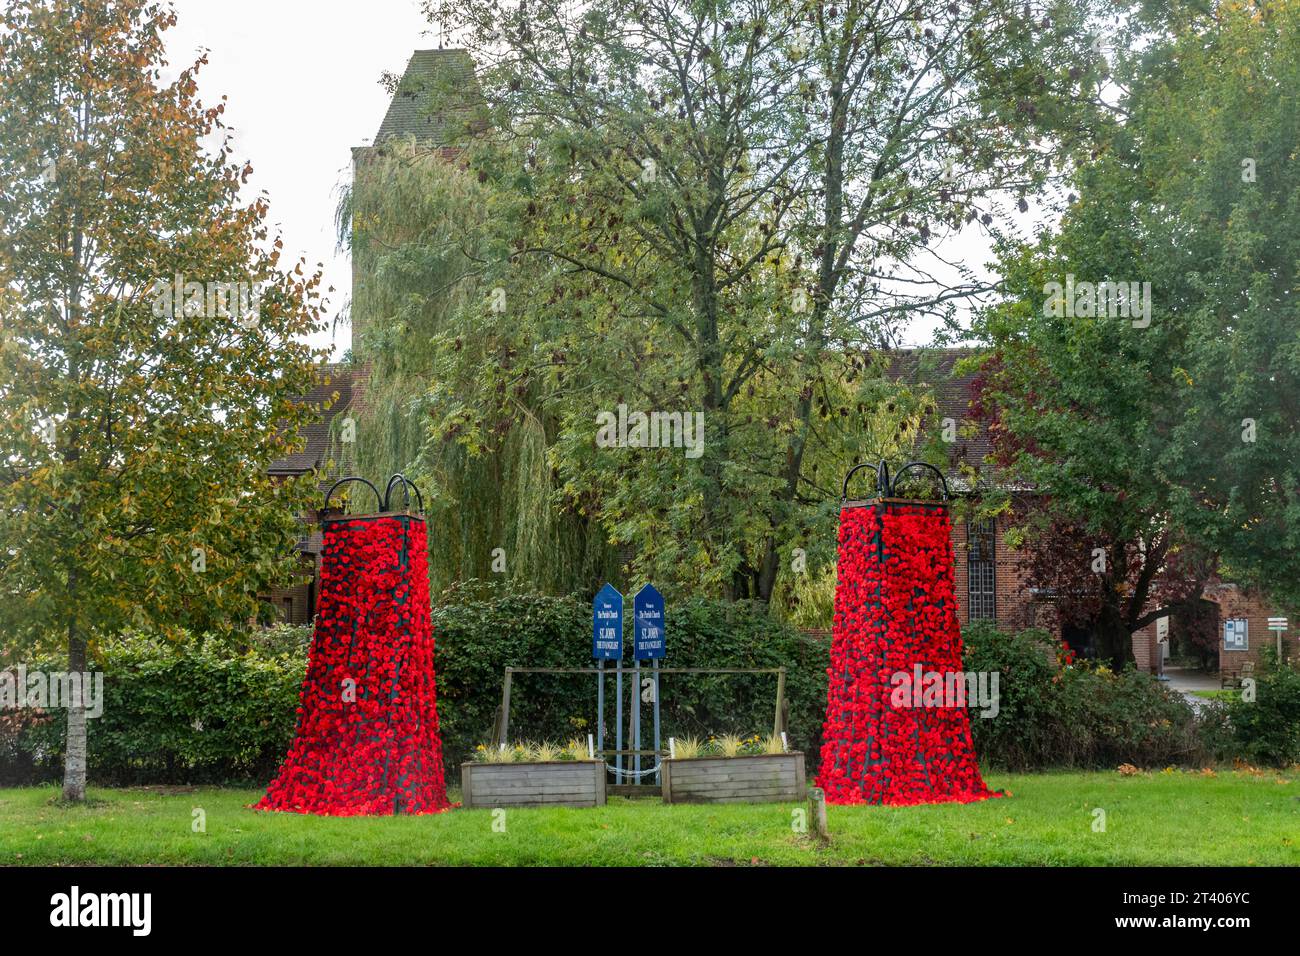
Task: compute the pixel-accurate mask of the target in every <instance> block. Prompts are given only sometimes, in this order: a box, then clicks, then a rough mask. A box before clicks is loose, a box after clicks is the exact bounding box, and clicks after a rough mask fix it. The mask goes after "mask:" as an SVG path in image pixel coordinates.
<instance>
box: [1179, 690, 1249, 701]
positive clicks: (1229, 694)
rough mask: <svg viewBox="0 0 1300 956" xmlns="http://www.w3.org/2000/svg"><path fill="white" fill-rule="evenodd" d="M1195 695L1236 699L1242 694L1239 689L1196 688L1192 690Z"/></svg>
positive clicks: (1219, 698)
mask: <svg viewBox="0 0 1300 956" xmlns="http://www.w3.org/2000/svg"><path fill="white" fill-rule="evenodd" d="M1191 694H1192V696H1193V697H1201V698H1204V699H1205V700H1236V699H1237V698H1238V697H1240V696H1241V691H1239V690H1194V691H1192V692H1191Z"/></svg>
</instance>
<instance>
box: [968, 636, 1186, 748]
mask: <svg viewBox="0 0 1300 956" xmlns="http://www.w3.org/2000/svg"><path fill="white" fill-rule="evenodd" d="M963 643H964V650H965V654H964V661H965V664H964V666H965V669H966V670H968V671H996V672H997V673H998V674H999V698H1000V699H999V710H998V714H997V716H996V717H991V718H982V717H980V716H979V712H978V710H977V709H975V708H972V709H971V710H970V715H971V720H970V723H971V736H972V738H973V740H974V743H975V750H976V753H977V754H978V755H979V757H980V759H981V760H983V761H985V762H986V763H991V764H994V765H997V766H1000V767H1005V768H1007V769H1010V770H1034V769H1046V768H1049V767H1079V768H1106V767H1115V766H1117V765H1119V764H1121V763H1131V764H1135V765H1137V766H1145V767H1153V766H1167V765H1169V764H1174V763H1186V762H1196V761H1198V760H1199V757H1200V749H1201V748H1200V740H1199V739H1198V737H1197V734H1196V724H1195V719H1194V715H1193V712H1192V708H1191V705H1190V704H1189V703H1188V702H1187V701H1186V699H1184V698H1183V696H1182V695H1181V694H1178V693H1176V692H1173V691H1170V690H1169V689H1168V688H1166V687H1165V686H1164V685H1163V684H1162V683H1160V682H1159V681H1157V680H1155V679H1154V678H1152V677H1151V676H1150V675H1148V674H1144V673H1140V672H1138V671H1136V670H1134V669H1132V668H1129V669H1127V670H1125V671H1123V672H1122V673H1119V674H1115V673H1112V672H1111V671H1109V670H1108V669H1106V668H1104V667H1093V666H1092V665H1089V664H1086V663H1075V664H1072V665H1070V666H1067V667H1061V666H1059V665H1058V664H1057V660H1058V656H1059V655H1060V654H1061V652H1062V651H1063V650H1064V649H1063V648H1062V646H1061V645H1060V643H1059V642H1058V641H1056V640H1055V639H1054V638H1053V637H1052V636H1051V635H1050V634H1048V633H1047V632H1046V631H1037V630H1029V631H1021V632H1020V633H1018V634H1008V633H1005V632H1003V631H1000V630H998V629H997V627H996V626H992V625H990V624H988V623H986V622H979V623H977V624H973V625H971V626H969V627H967V628H966V630H965V632H964V634H963Z"/></svg>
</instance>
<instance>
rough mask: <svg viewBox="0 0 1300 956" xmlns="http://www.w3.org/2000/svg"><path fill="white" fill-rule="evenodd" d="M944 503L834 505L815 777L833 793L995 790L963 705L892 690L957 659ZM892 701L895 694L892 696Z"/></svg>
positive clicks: (891, 796)
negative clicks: (831, 589)
mask: <svg viewBox="0 0 1300 956" xmlns="http://www.w3.org/2000/svg"><path fill="white" fill-rule="evenodd" d="M950 530H951V522H950V520H949V517H948V508H947V504H946V503H942V504H941V503H939V502H923V501H916V502H912V501H900V500H898V499H877V500H873V501H865V502H847V503H846V504H845V505H844V507H843V508H842V510H841V511H840V529H839V564H838V569H837V570H838V580H837V583H836V587H835V620H834V640H833V644H832V647H831V666H830V668H829V669H828V671H827V673H828V674H829V676H830V686H829V691H828V694H827V700H826V723H825V727H824V738H823V739H824V742H823V744H822V751H821V771H820V779H819V781H818V783H819V785H820V786H821V787H822V788H823V789H824V790H825V792H826V799H827V801H829V802H831V803H841V804H844V803H875V804H880V803H883V804H891V805H907V804H917V803H938V802H959V803H969V802H971V801H974V800H983V799H986V798H988V797H991V796H999V795H1000V794H997V793H996V792H992V791H990V790H989V789H988V788H987V787H986V786H985V785H984V780H983V779H982V778H981V776H980V770H979V764H978V763H977V762H976V760H975V750H974V747H973V746H972V744H971V736H970V724H969V722H968V720H967V716H966V709H965V707H964V706H957V707H953V706H917V705H916V704H917V701H915V700H906V701H901V702H900V700H899V697H900V695H895V694H894V693H893V692H894V690H895V688H896V687H898V686H899V683H898V679H897V678H895V675H898V674H907V675H909V677H910V676H911V675H914V674H916V673H918V671H917V669H916V668H917V665H920V671H919V672H920V673H931V672H938V673H939V674H941V675H947V674H956V673H959V672H960V671H961V669H962V660H961V653H962V645H961V629H960V627H959V625H958V623H957V614H956V610H955V607H956V605H955V602H954V599H953V552H952V542H951V538H950ZM896 704H897V705H896Z"/></svg>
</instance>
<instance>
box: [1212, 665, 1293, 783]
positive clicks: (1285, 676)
mask: <svg viewBox="0 0 1300 956" xmlns="http://www.w3.org/2000/svg"><path fill="white" fill-rule="evenodd" d="M1223 709H1224V711H1225V714H1226V718H1227V724H1228V727H1229V728H1230V731H1231V739H1232V741H1233V742H1234V743H1235V744H1236V751H1237V753H1238V754H1239V755H1240V756H1242V757H1244V758H1245V759H1246V760H1248V761H1250V762H1251V763H1260V764H1268V765H1270V766H1274V767H1285V766H1290V765H1291V764H1293V763H1297V762H1300V672H1297V671H1295V670H1292V669H1291V668H1290V667H1278V666H1276V664H1275V663H1270V664H1269V665H1268V666H1266V667H1265V668H1264V669H1263V670H1262V671H1261V672H1260V673H1259V674H1258V675H1257V676H1256V677H1255V699H1254V700H1253V701H1248V700H1246V699H1245V695H1243V696H1242V697H1239V698H1237V699H1235V700H1232V701H1230V702H1229V703H1228V704H1227V705H1226V707H1224V708H1223Z"/></svg>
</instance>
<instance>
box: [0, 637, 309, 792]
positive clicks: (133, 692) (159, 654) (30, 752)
mask: <svg viewBox="0 0 1300 956" xmlns="http://www.w3.org/2000/svg"><path fill="white" fill-rule="evenodd" d="M33 666H35V665H33ZM94 667H95V668H97V669H102V670H103V672H104V710H103V714H102V715H101V716H99V717H98V718H95V719H93V720H88V721H87V722H86V724H87V731H86V736H87V746H88V749H89V768H88V770H89V776H90V778H91V779H92V780H94V781H95V782H96V783H101V784H108V785H130V784H145V783H222V782H242V781H250V780H251V781H258V782H264V781H266V780H269V779H270V777H271V775H272V774H273V773H274V772H275V769H276V767H277V766H278V765H279V762H280V760H281V759H283V757H284V754H285V752H286V751H287V749H288V746H289V743H290V741H291V740H292V739H293V730H294V725H295V721H296V719H297V715H296V708H297V706H298V691H299V688H300V686H301V683H302V678H303V674H304V673H305V671H306V658H305V656H301V655H299V656H293V655H288V654H280V655H268V654H259V653H257V652H255V651H252V652H249V653H245V654H232V653H231V652H230V651H228V650H226V649H224V648H222V647H221V646H220V645H219V644H218V642H216V641H195V640H190V641H185V642H181V643H176V644H173V643H170V642H166V641H163V640H161V639H158V638H153V637H149V636H145V635H140V634H134V633H132V634H128V635H126V636H124V637H123V638H121V639H118V640H115V641H110V642H107V643H106V644H105V645H104V646H103V647H101V649H100V656H99V659H98V660H97V661H96V662H95V664H94ZM58 668H59V665H58V664H54V663H47V664H44V665H42V669H49V670H56V669H58ZM64 730H65V720H64V712H63V711H52V712H51V713H50V714H49V715H47V717H46V718H45V719H40V720H34V721H29V722H28V723H27V724H26V725H25V726H24V727H23V728H22V730H21V733H20V734H19V735H18V736H17V737H16V741H15V742H14V743H13V744H11V746H13V747H14V749H16V750H19V751H21V752H22V754H24V755H25V758H26V759H25V760H23V761H15V762H14V764H13V765H11V766H10V767H9V768H8V769H9V773H8V774H4V776H14V777H24V776H25V777H27V778H29V779H33V778H34V779H57V778H58V777H59V775H60V774H61V772H62V765H63V741H64ZM9 782H25V781H21V780H18V779H14V780H10V781H9Z"/></svg>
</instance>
